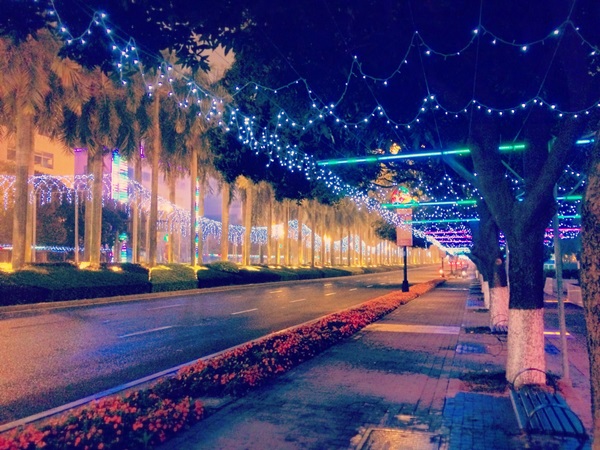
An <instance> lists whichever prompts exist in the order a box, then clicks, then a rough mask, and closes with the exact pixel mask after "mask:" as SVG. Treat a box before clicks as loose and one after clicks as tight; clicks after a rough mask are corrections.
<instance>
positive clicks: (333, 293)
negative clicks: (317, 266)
mask: <svg viewBox="0 0 600 450" xmlns="http://www.w3.org/2000/svg"><path fill="white" fill-rule="evenodd" d="M335 294H337V292H330V293H329V294H325V297H329V296H330V295H335Z"/></svg>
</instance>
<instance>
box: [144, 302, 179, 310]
mask: <svg viewBox="0 0 600 450" xmlns="http://www.w3.org/2000/svg"><path fill="white" fill-rule="evenodd" d="M178 306H183V303H178V304H177V305H167V306H157V307H156V308H146V311H156V310H159V309H167V308H177V307H178Z"/></svg>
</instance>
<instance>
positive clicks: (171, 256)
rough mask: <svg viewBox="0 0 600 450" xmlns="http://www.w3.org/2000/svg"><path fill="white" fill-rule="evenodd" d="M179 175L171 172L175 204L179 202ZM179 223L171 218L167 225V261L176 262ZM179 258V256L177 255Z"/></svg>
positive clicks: (171, 199) (172, 196)
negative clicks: (177, 191) (177, 190)
mask: <svg viewBox="0 0 600 450" xmlns="http://www.w3.org/2000/svg"><path fill="white" fill-rule="evenodd" d="M176 189H177V176H176V175H175V174H174V173H171V174H169V201H170V202H171V203H172V204H173V205H175V204H176V203H177V193H176ZM176 229H177V224H175V223H173V219H172V218H171V219H169V223H168V226H167V239H168V241H167V245H168V247H167V261H168V262H169V263H173V262H175V249H176V248H177V238H176V237H175V235H176V234H177V233H176V231H175V230H176ZM177 259H178V260H179V257H177Z"/></svg>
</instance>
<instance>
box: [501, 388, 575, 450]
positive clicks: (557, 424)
mask: <svg viewBox="0 0 600 450" xmlns="http://www.w3.org/2000/svg"><path fill="white" fill-rule="evenodd" d="M510 398H511V402H512V404H513V409H514V411H515V415H516V416H517V422H518V423H519V427H520V428H521V429H522V430H524V431H527V432H528V433H539V434H553V435H562V436H574V437H578V438H584V439H587V433H586V431H585V427H584V426H583V424H582V423H581V421H580V420H579V417H577V415H576V414H575V413H574V412H573V411H572V410H571V409H570V408H569V406H568V405H567V402H566V401H565V400H564V399H563V398H562V397H561V396H560V395H559V394H556V393H555V394H552V393H550V392H547V391H545V390H544V389H541V388H539V387H536V386H524V387H522V388H520V389H518V390H515V389H511V390H510Z"/></svg>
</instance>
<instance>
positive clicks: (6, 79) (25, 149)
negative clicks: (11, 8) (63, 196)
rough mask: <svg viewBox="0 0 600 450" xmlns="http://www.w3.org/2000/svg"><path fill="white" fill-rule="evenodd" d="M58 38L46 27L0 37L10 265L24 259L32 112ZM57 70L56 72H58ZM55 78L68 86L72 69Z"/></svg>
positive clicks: (39, 104) (39, 105)
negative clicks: (11, 171)
mask: <svg viewBox="0 0 600 450" xmlns="http://www.w3.org/2000/svg"><path fill="white" fill-rule="evenodd" d="M59 47H60V44H59V42H58V41H57V40H56V39H55V38H54V37H53V36H52V34H51V33H50V32H49V31H47V30H40V31H39V32H38V33H37V34H36V36H32V35H29V36H27V38H26V39H25V40H24V41H23V42H15V41H12V40H11V39H10V38H9V37H6V36H5V37H2V38H0V55H1V56H2V57H1V58H0V98H1V99H2V104H3V107H4V109H5V111H6V110H10V111H11V115H12V116H13V117H14V122H13V124H12V126H11V127H10V128H12V129H13V130H14V133H15V137H16V146H15V148H16V166H15V168H16V170H15V176H16V181H15V206H14V215H13V239H12V242H13V251H12V266H13V268H14V269H20V268H22V267H23V265H24V264H25V262H26V259H27V258H26V254H27V244H26V240H23V236H26V235H29V233H27V223H28V222H30V223H31V217H28V201H27V200H28V198H29V195H28V178H29V175H30V172H31V170H32V168H33V155H34V148H33V139H34V132H35V128H36V115H37V114H39V113H40V111H42V110H44V109H45V108H46V107H47V105H46V103H45V100H46V99H47V97H48V95H49V93H50V92H51V83H50V80H51V77H50V73H51V71H52V70H53V69H58V67H59V66H58V61H59V59H58V57H57V53H58V49H59ZM73 67H75V66H73ZM59 73H60V72H59ZM61 75H62V76H57V78H58V80H60V81H61V82H64V83H65V86H66V87H69V83H71V82H73V81H75V79H76V77H75V76H74V72H69V71H67V70H64V71H63V72H62V74H61Z"/></svg>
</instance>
